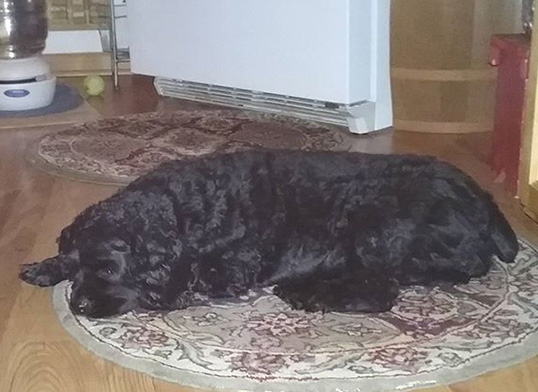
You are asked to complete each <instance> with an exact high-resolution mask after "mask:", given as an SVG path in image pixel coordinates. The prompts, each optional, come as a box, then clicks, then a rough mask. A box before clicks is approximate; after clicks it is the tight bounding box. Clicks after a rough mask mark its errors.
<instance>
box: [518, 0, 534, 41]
mask: <svg viewBox="0 0 538 392" xmlns="http://www.w3.org/2000/svg"><path fill="white" fill-rule="evenodd" d="M535 8H536V2H535V0H523V3H522V7H521V10H522V15H521V17H522V19H523V30H524V31H525V34H527V35H528V36H529V37H530V36H531V35H532V22H533V19H534V11H535Z"/></svg>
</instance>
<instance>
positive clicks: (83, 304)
mask: <svg viewBox="0 0 538 392" xmlns="http://www.w3.org/2000/svg"><path fill="white" fill-rule="evenodd" d="M92 306H93V301H92V300H91V299H89V298H86V297H82V298H80V299H79V300H78V301H77V303H76V311H77V313H79V314H87V313H88V312H89V311H90V310H91V308H92Z"/></svg>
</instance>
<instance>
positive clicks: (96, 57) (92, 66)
mask: <svg viewBox="0 0 538 392" xmlns="http://www.w3.org/2000/svg"><path fill="white" fill-rule="evenodd" d="M43 56H44V58H45V59H46V60H47V61H48V63H49V64H50V67H51V69H52V73H53V74H54V75H56V76H86V75H90V74H91V75H95V74H97V75H110V74H111V72H112V68H111V60H110V54H109V53H65V54H46V55H43ZM130 73H131V69H130V64H129V63H121V64H120V74H122V75H126V74H130Z"/></svg>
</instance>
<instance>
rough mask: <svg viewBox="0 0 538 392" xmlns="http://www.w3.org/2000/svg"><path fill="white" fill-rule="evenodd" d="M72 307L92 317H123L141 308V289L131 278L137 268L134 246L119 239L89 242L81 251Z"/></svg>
mask: <svg viewBox="0 0 538 392" xmlns="http://www.w3.org/2000/svg"><path fill="white" fill-rule="evenodd" d="M78 258H79V269H78V272H77V273H76V275H75V276H74V277H73V286H72V291H71V299H70V307H71V310H72V311H73V313H75V314H80V315H84V316H88V317H107V316H112V315H115V314H121V313H125V312H128V311H129V310H132V309H135V308H137V307H138V306H139V299H140V296H139V290H138V289H137V284H136V282H135V281H134V280H133V279H131V276H132V273H131V271H130V268H133V267H134V266H135V265H136V262H135V260H133V258H134V255H133V253H132V251H131V247H130V246H129V244H127V243H126V242H125V241H123V240H121V239H118V238H111V239H107V240H96V241H89V242H88V243H86V244H84V246H82V247H80V249H79V250H78Z"/></svg>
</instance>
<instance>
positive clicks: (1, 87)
mask: <svg viewBox="0 0 538 392" xmlns="http://www.w3.org/2000/svg"><path fill="white" fill-rule="evenodd" d="M55 91H56V78H55V77H50V78H48V79H45V80H41V81H38V82H29V83H10V84H0V110H3V111H22V110H32V109H39V108H43V107H45V106H49V105H50V104H51V103H52V100H53V99H54V92H55Z"/></svg>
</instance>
